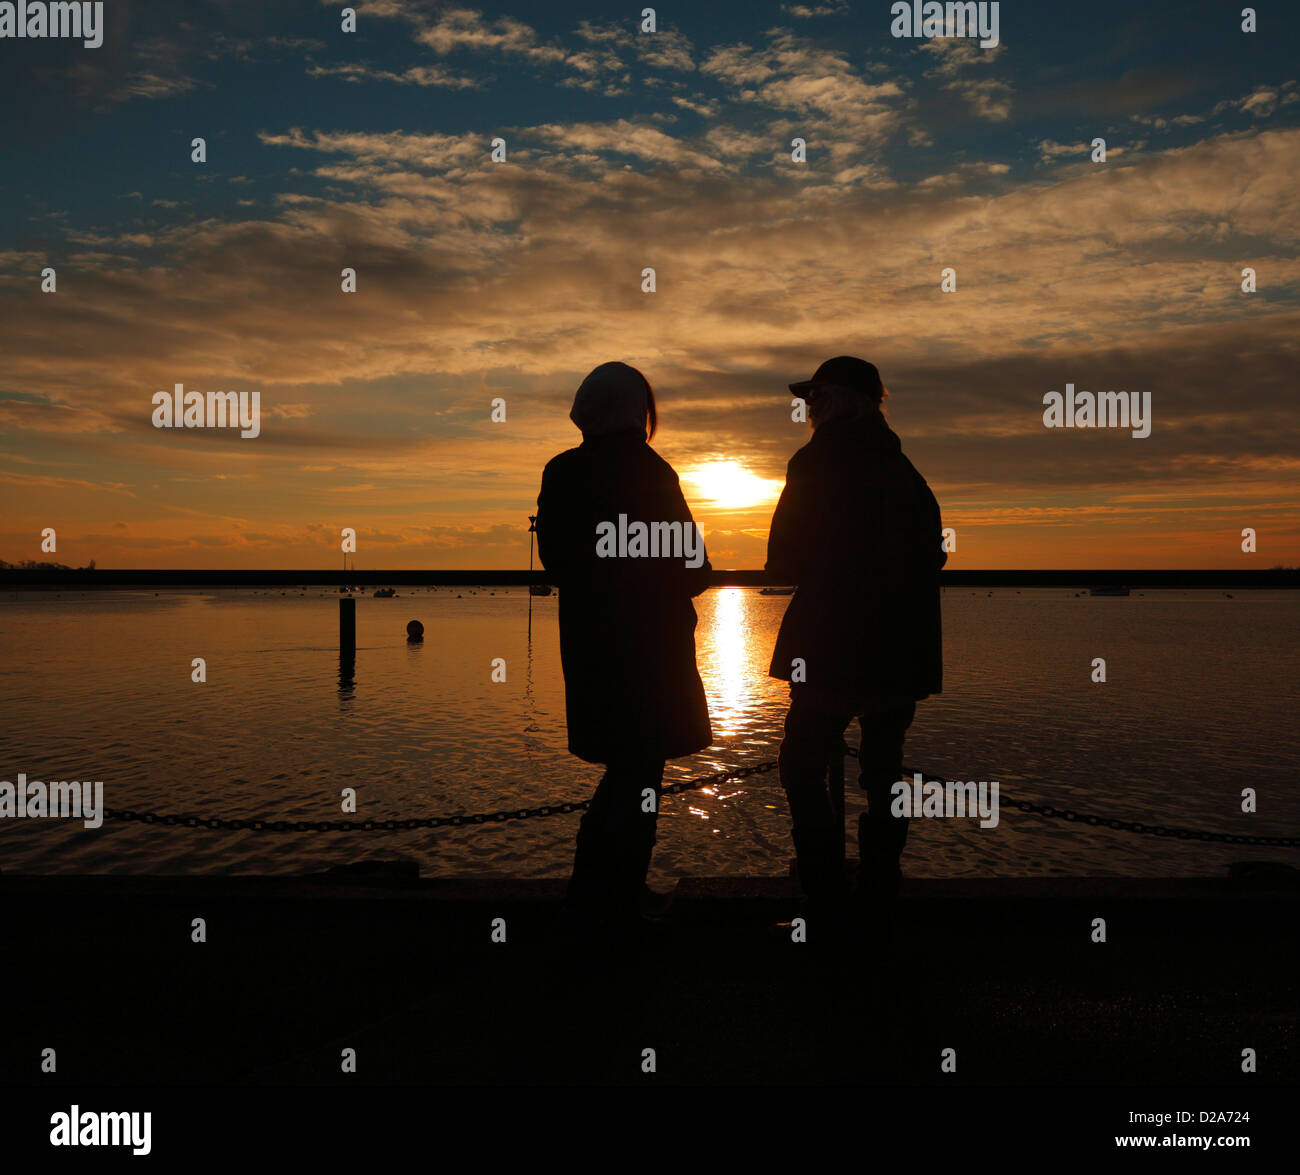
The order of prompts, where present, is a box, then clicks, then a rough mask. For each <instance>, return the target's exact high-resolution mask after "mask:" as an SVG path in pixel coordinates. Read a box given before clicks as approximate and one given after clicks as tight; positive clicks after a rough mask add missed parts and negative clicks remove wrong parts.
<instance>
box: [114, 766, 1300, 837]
mask: <svg viewBox="0 0 1300 1175" xmlns="http://www.w3.org/2000/svg"><path fill="white" fill-rule="evenodd" d="M845 753H846V754H848V755H851V756H853V757H854V758H856V757H857V753H858V752H857V750H856V748H854V747H846V748H845ZM777 765H778V760H776V759H768V760H765V761H764V762H762V763H752V764H750V765H748V766H746V767H728V768H726V769H724V770H722V771H715V772H713V773H712V774H711V775H700V776H697V777H696V778H694V779H683V780H679V781H678V782H677V783H671V784H669V785H668V786H667V787H665V788H663V789H662V794H663V795H665V796H676V795H681V794H683V793H684V792H688V791H698V790H699V789H700V788H703V787H710V786H712V785H714V784H722V783H730V782H732V781H733V780H741V779H749V778H751V777H752V776H755V775H763V774H765V773H766V772H768V771H775V770H776V768H777ZM903 772H904V774H906V775H911V774H914V772H912V771H911V769H909V768H906V767H905V768H904V769H903ZM1002 803H1003V804H1009V805H1010V806H1011V807H1013V808H1017V809H1019V810H1020V811H1021V812H1027V813H1029V814H1030V815H1033V816H1044V817H1047V818H1048V819H1058V820H1066V821H1070V822H1075V823H1083V824H1088V825H1091V826H1092V827H1094V828H1112V829H1114V830H1115V831H1117V832H1134V833H1138V834H1140V835H1144V836H1163V837H1173V838H1174V839H1175V840H1197V841H1213V842H1216V843H1220V844H1231V845H1267V846H1269V847H1272V848H1283V849H1294V848H1296V847H1300V837H1294V836H1255V835H1253V834H1249V833H1238V832H1206V831H1204V830H1202V829H1195V828H1171V827H1168V826H1166V825H1163V824H1145V823H1143V822H1141V821H1138V820H1119V819H1116V818H1115V817H1106V816H1097V815H1091V814H1084V813H1082V812H1075V811H1072V810H1071V809H1069V808H1057V807H1055V806H1054V805H1052V804H1035V803H1033V802H1032V801H1031V800H1017V799H1006V798H1005V797H1003V798H1002ZM590 804H591V801H590V800H569V801H568V802H566V803H563V804H539V805H538V806H537V807H535V808H506V809H503V810H501V811H499V812H468V813H465V812H458V813H456V814H455V815H454V816H422V817H410V818H407V819H405V820H243V819H238V818H234V819H223V818H221V817H218V816H195V815H192V814H178V813H175V812H167V813H162V812H136V811H133V810H132V809H130V808H105V809H104V815H105V816H106V817H107V818H108V819H110V820H138V821H140V822H141V823H143V824H165V825H168V826H174V825H181V826H183V827H185V828H217V829H228V830H231V831H235V832H243V831H248V832H390V831H396V830H398V829H414V828H459V827H461V826H463V825H466V824H500V823H503V822H505V821H507V820H531V819H534V818H540V817H545V816H565V815H568V814H569V813H571V812H582V811H584V810H585V809H586V808H588V807H589V806H590Z"/></svg>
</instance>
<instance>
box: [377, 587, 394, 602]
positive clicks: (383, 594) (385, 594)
mask: <svg viewBox="0 0 1300 1175" xmlns="http://www.w3.org/2000/svg"><path fill="white" fill-rule="evenodd" d="M395 595H397V589H396V588H376V589H375V594H374V595H373V596H372V597H371V598H372V599H375V600H391V599H392V598H393V597H394V596H395Z"/></svg>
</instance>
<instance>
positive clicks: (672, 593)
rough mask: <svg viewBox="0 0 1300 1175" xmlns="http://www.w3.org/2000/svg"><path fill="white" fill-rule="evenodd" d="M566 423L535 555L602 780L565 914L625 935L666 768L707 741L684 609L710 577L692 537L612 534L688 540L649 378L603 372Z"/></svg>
mask: <svg viewBox="0 0 1300 1175" xmlns="http://www.w3.org/2000/svg"><path fill="white" fill-rule="evenodd" d="M569 418H570V419H571V420H572V421H573V422H574V424H576V425H577V426H578V428H580V429H581V430H582V444H581V445H579V446H578V447H577V448H576V449H569V450H568V451H567V452H564V453H561V454H560V455H559V456H558V457H556V458H554V459H553V460H552V461H551V462H550V463H549V464H548V465H547V466H546V469H545V470H544V471H543V473H542V491H541V494H540V495H539V496H538V499H537V546H538V553H539V554H540V556H541V560H542V564H543V566H544V567H545V568H546V570H547V571H548V572H549V573H550V574H551V575H552V576H553V577H554V579H555V583H556V585H557V586H558V587H559V589H560V658H561V661H562V663H563V666H564V689H565V709H566V716H567V719H568V728H569V751H570V752H571V753H572V754H574V755H577V756H578V758H580V759H584V760H586V761H587V762H588V763H603V764H605V768H606V770H605V774H604V777H603V778H602V779H601V781H600V785H599V786H598V787H597V789H596V794H595V796H594V797H593V798H592V802H591V806H590V808H588V810H587V812H586V813H585V814H584V815H583V818H582V823H581V825H580V827H579V829H578V846H577V851H576V853H575V854H574V859H573V876H572V878H571V879H570V882H569V892H568V904H569V908H570V909H571V910H573V911H575V912H576V913H578V914H580V915H584V916H589V917H591V918H592V919H593V920H595V921H597V922H599V923H613V924H616V925H623V926H630V925H634V924H635V923H636V922H637V921H638V919H639V917H640V912H639V903H640V897H641V891H642V888H643V886H644V884H645V878H646V871H647V870H648V868H649V865H650V855H651V853H652V852H653V849H654V843H655V817H656V815H657V813H658V808H659V794H660V787H661V784H662V781H663V771H664V763H665V760H668V759H675V758H678V757H679V756H682V755H689V754H693V753H694V752H695V751H699V750H702V749H703V748H705V747H707V746H708V745H709V744H710V743H711V742H712V741H713V733H712V730H711V729H710V726H709V712H708V705H707V703H706V702H705V698H704V686H703V685H702V683H701V682H700V675H699V672H698V671H697V669H696V667H695V622H696V617H695V607H694V605H693V604H692V603H691V599H692V597H694V596H698V595H699V594H700V593H701V592H702V591H704V589H705V588H706V587H708V581H709V571H710V567H709V562H708V559H707V557H705V556H704V544H703V539H702V538H701V537H700V536H699V535H698V532H696V533H695V535H694V538H695V540H696V541H697V542H698V554H697V555H696V558H695V559H694V560H693V559H691V558H689V552H690V550H691V547H692V544H691V543H690V540H689V538H685V539H684V540H683V541H682V542H681V544H680V545H679V546H677V547H676V553H674V552H673V551H672V550H670V551H669V553H668V554H667V555H665V554H664V553H663V552H662V551H661V553H660V554H659V555H658V556H657V557H655V556H651V555H648V554H645V553H642V552H641V551H640V550H639V548H638V547H637V546H636V544H634V543H624V542H619V541H617V540H615V541H613V542H611V541H610V535H611V532H612V531H613V532H615V533H617V534H619V535H622V534H628V533H633V534H634V533H635V532H636V529H637V528H636V527H635V523H637V522H643V523H645V524H647V527H649V525H650V524H653V523H660V524H663V523H670V524H671V523H678V524H680V525H679V527H678V528H677V533H679V534H683V535H684V536H690V535H691V532H692V531H694V521H693V520H692V518H691V513H690V510H689V509H688V508H687V505H686V501H685V499H684V498H683V497H682V492H681V490H680V488H679V487H678V484H677V474H676V473H674V472H673V469H672V467H671V466H670V465H669V464H668V463H667V462H666V461H664V459H663V458H662V457H660V456H659V455H658V454H657V453H656V452H655V451H654V450H653V449H652V448H651V447H650V445H649V444H648V441H649V440H650V439H651V438H652V437H653V436H654V433H655V425H656V419H657V414H656V409H655V398H654V392H653V391H652V390H651V388H650V384H649V382H648V381H647V380H646V378H645V376H643V375H642V374H641V373H640V372H639V371H637V370H636V368H634V367H629V366H627V364H625V363H604V364H601V366H599V367H597V368H596V369H595V370H594V371H593V372H592V373H591V374H590V375H589V376H587V378H586V379H585V380H583V382H582V386H581V387H579V388H578V393H577V395H576V396H575V397H574V401H573V409H572V411H571V412H570V413H569ZM628 528H631V530H630V531H629V530H628ZM667 533H668V531H667V528H663V527H661V528H660V530H659V534H660V535H661V536H665V535H666V534H667ZM602 536H604V537H603V540H602V541H600V542H598V540H601V538H602ZM668 545H669V544H668V543H667V542H666V541H665V542H661V543H660V546H661V547H664V546H668ZM611 552H612V553H611ZM634 552H635V553H634ZM701 560H702V562H700V566H698V567H691V566H688V564H689V563H690V562H693V561H701Z"/></svg>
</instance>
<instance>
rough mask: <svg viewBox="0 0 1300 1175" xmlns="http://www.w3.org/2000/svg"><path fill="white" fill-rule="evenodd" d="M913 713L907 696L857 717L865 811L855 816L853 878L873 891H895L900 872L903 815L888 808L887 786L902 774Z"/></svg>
mask: <svg viewBox="0 0 1300 1175" xmlns="http://www.w3.org/2000/svg"><path fill="white" fill-rule="evenodd" d="M915 715H916V703H914V702H908V703H907V704H906V705H902V706H893V707H890V708H888V709H885V710H881V711H878V712H874V713H869V712H867V713H863V715H862V717H861V724H862V748H861V750H860V751H859V756H860V759H859V762H860V765H861V774H860V775H859V776H858V786H859V787H861V788H862V789H863V790H864V791H865V792H866V793H867V811H866V812H864V813H863V814H862V815H861V816H859V817H858V848H859V851H860V854H861V863H860V865H859V867H858V882H859V885H860V886H861V887H862V888H863V889H864V890H868V891H870V892H873V893H889V894H892V893H896V892H897V889H898V882H899V879H900V877H901V874H900V871H899V865H898V863H899V859H900V858H901V857H902V855H903V846H904V844H905V843H906V842H907V818H906V817H897V818H896V817H894V816H892V815H891V814H890V804H891V801H892V799H893V796H892V794H891V789H892V788H893V786H894V784H895V783H896V782H897V781H898V780H900V779H901V778H902V776H903V740H904V738H905V737H906V735H907V728H908V727H909V726H910V725H911V724H912V719H913V717H914V716H915Z"/></svg>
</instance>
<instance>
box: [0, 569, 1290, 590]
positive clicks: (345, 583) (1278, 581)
mask: <svg viewBox="0 0 1300 1175" xmlns="http://www.w3.org/2000/svg"><path fill="white" fill-rule="evenodd" d="M553 582H554V580H553V579H552V578H551V577H549V576H548V575H547V573H546V572H545V571H509V570H500V569H491V568H487V569H479V570H468V571H460V570H452V571H447V570H416V571H412V570H391V571H384V570H379V571H361V570H358V571H321V570H293V569H285V570H239V569H235V570H220V569H194V570H187V569H173V568H165V569H148V568H145V569H139V570H130V569H122V570H109V569H96V570H93V571H88V570H85V569H81V568H77V569H68V570H51V569H43V570H26V569H20V568H3V569H0V591H50V590H87V589H128V588H171V587H211V588H216V587H226V588H260V587H286V586H289V585H293V586H307V587H334V588H338V587H367V588H372V587H466V586H479V585H482V586H485V587H523V586H525V585H527V584H532V583H537V584H543V583H553ZM939 582H940V584H941V585H942V586H944V587H1059V588H1074V589H1076V590H1086V589H1088V588H1093V587H1109V586H1118V585H1124V586H1127V587H1130V588H1239V589H1242V590H1246V589H1250V588H1274V589H1276V588H1292V589H1294V588H1300V569H1297V568H1291V567H1275V568H1268V569H1262V570H1258V571H1247V570H1235V569H1230V570H1220V571H1215V570H1187V571H1177V570H1146V571H1144V570H1100V569H1099V570H1088V569H1076V570H1059V571H1057V570H1052V571H1048V570H1032V569H1028V570H992V571H977V570H972V571H942V572H940V573H939ZM710 586H711V587H754V588H758V587H768V586H783V585H781V582H780V581H779V580H774V579H771V578H770V577H769V576H768V575H767V573H766V572H764V571H747V570H740V571H714V572H713V574H712V579H711V582H710Z"/></svg>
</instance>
